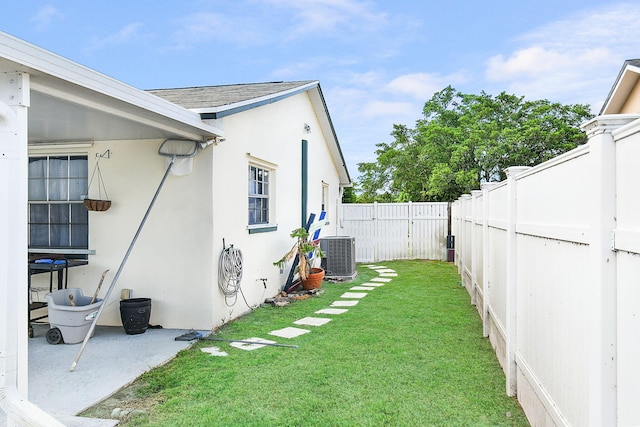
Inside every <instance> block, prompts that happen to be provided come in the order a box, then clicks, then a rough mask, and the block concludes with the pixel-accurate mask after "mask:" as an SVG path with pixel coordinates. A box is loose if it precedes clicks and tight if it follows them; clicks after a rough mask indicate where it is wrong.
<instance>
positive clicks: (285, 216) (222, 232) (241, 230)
mask: <svg viewBox="0 0 640 427" xmlns="http://www.w3.org/2000/svg"><path fill="white" fill-rule="evenodd" d="M305 123H307V124H309V126H310V128H311V132H310V133H306V132H305V131H304V124H305ZM223 127H224V132H225V140H224V141H222V142H221V143H219V144H218V145H215V146H212V147H210V148H209V149H210V150H211V151H210V153H211V156H212V158H213V164H214V168H213V182H212V187H213V206H212V209H211V211H212V212H213V239H212V241H211V242H210V245H211V250H212V252H213V256H214V257H215V258H216V259H217V257H219V256H220V253H221V252H222V250H223V240H224V242H225V244H226V246H229V245H234V248H237V249H240V250H241V251H242V254H243V262H244V269H243V277H242V285H241V289H242V290H243V293H244V297H245V298H246V301H247V303H248V305H250V306H252V307H253V306H256V305H258V304H260V303H261V302H263V301H264V299H265V298H267V297H271V296H274V295H276V294H277V293H278V292H279V291H280V290H281V289H282V285H283V284H284V283H285V281H286V279H287V275H288V272H289V269H288V268H287V269H285V270H284V271H283V273H282V274H280V271H279V269H278V268H277V267H275V266H274V265H273V262H274V261H275V260H277V259H279V258H280V257H281V256H282V255H283V254H284V253H285V252H287V251H288V250H289V249H290V248H291V245H292V243H293V240H292V239H291V237H290V236H289V234H290V232H291V231H292V230H294V229H295V228H298V227H300V226H301V225H302V224H301V215H302V214H301V192H302V189H301V150H302V149H301V146H302V142H301V141H302V140H303V139H304V140H307V141H308V153H309V154H308V158H309V161H308V207H307V213H308V214H310V213H315V214H316V215H318V214H319V213H320V208H321V202H322V187H323V183H324V184H325V185H326V187H327V189H328V195H327V203H328V206H327V219H328V220H329V222H330V225H328V226H326V227H324V228H323V229H322V232H321V236H330V235H336V215H337V204H338V202H339V200H340V196H339V182H338V173H337V170H336V166H335V164H334V163H333V161H332V159H331V157H330V153H329V150H328V147H327V142H326V140H325V138H324V135H323V134H322V132H321V131H320V124H319V123H318V121H317V119H316V113H315V111H314V110H313V108H312V105H311V103H310V100H309V97H308V95H307V94H306V93H301V94H297V95H295V96H292V97H289V98H286V99H284V100H281V101H279V102H276V103H272V104H268V105H264V106H261V107H258V108H254V109H251V110H247V111H244V112H241V113H237V114H234V115H231V116H227V117H225V118H224V119H223ZM249 164H257V165H263V166H264V167H266V168H273V172H272V173H271V175H270V180H271V189H272V192H271V194H270V197H271V198H272V203H271V212H270V214H271V216H270V222H271V223H273V224H277V230H276V231H269V232H262V233H252V234H250V233H249V230H248V227H247V226H248V191H247V187H248V185H247V182H248V181H247V179H248V178H247V176H248V167H249ZM214 266H215V268H214V271H212V275H213V277H215V278H216V279H215V281H214V283H213V284H212V287H214V288H215V289H214V290H213V296H214V298H213V305H214V307H213V318H212V319H211V323H212V324H213V325H214V326H217V325H219V324H220V323H222V322H223V321H227V320H229V319H233V318H235V317H237V316H239V315H241V314H243V313H245V312H246V311H248V310H249V308H248V307H247V304H246V303H245V301H244V300H243V299H242V297H239V298H238V301H237V302H236V304H235V305H234V306H233V307H227V306H226V304H225V301H224V297H223V294H222V293H221V292H220V291H219V290H218V289H217V287H218V285H217V265H215V264H214ZM262 279H266V280H264V281H263V280H262Z"/></svg>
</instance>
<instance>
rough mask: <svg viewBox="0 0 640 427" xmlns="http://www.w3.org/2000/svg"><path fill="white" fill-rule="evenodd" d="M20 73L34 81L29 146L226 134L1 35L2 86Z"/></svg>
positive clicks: (146, 95)
mask: <svg viewBox="0 0 640 427" xmlns="http://www.w3.org/2000/svg"><path fill="white" fill-rule="evenodd" d="M15 73H19V74H27V75H28V78H29V80H30V87H31V89H30V93H29V98H30V100H29V105H28V106H29V109H28V122H29V124H28V142H29V144H42V143H44V144H51V143H69V142H87V141H106V140H140V139H155V138H157V139H162V138H188V139H193V140H198V141H205V140H207V139H211V138H214V137H217V136H221V135H222V131H221V130H220V129H218V128H216V127H215V126H211V125H210V124H208V123H205V122H203V121H202V120H201V118H200V115H199V114H197V113H195V112H192V111H189V110H187V109H185V108H183V107H180V106H178V105H176V104H173V103H171V102H168V101H166V100H164V99H161V98H159V97H157V96H155V95H153V94H151V93H148V92H145V91H143V90H140V89H137V88H134V87H132V86H129V85H126V84H124V83H122V82H120V81H118V80H115V79H113V78H111V77H108V76H106V75H104V74H100V73H98V72H96V71H93V70H91V69H89V68H87V67H84V66H82V65H79V64H77V63H75V62H72V61H69V60H67V59H65V58H63V57H61V56H58V55H55V54H53V53H51V52H49V51H46V50H44V49H41V48H39V47H37V46H34V45H31V44H29V43H26V42H24V41H22V40H20V39H17V38H14V37H12V36H9V35H7V34H5V33H1V32H0V85H4V84H6V82H7V80H9V79H12V78H14V76H15ZM3 95H5V96H6V94H5V93H4V92H3V91H0V96H3Z"/></svg>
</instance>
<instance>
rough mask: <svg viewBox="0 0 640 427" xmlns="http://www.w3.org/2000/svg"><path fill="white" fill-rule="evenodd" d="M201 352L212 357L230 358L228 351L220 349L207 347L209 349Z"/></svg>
mask: <svg viewBox="0 0 640 427" xmlns="http://www.w3.org/2000/svg"><path fill="white" fill-rule="evenodd" d="M200 350H202V351H204V352H205V353H209V354H210V355H212V356H228V355H229V354H228V353H227V352H226V351H222V350H220V348H219V347H207V348H201V349H200Z"/></svg>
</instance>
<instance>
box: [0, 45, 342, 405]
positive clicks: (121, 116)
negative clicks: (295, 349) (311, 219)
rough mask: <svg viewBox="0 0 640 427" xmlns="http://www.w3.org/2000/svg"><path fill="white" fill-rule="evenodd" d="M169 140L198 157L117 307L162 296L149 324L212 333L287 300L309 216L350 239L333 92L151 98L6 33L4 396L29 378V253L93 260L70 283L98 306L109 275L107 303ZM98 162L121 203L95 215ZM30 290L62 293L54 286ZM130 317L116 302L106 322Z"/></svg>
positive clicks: (163, 199)
mask: <svg viewBox="0 0 640 427" xmlns="http://www.w3.org/2000/svg"><path fill="white" fill-rule="evenodd" d="M167 138H176V139H188V140H194V141H198V142H199V147H200V148H199V149H198V153H197V154H196V156H195V157H194V158H193V159H192V160H191V162H189V161H181V160H179V161H178V162H177V163H176V165H175V166H174V171H175V172H176V175H169V176H168V178H167V180H166V182H165V183H164V184H163V186H162V189H161V191H159V193H158V196H157V199H156V202H155V204H154V206H153V209H152V210H151V211H150V214H149V216H148V218H147V220H146V222H145V225H144V227H143V228H142V229H141V230H140V234H139V236H138V238H137V240H136V243H135V245H134V246H133V247H132V249H131V251H130V254H129V256H128V260H127V262H126V265H124V267H123V268H122V271H121V274H120V276H119V278H118V281H117V283H116V285H115V287H114V289H113V294H112V297H111V298H112V299H113V300H115V301H117V300H118V299H119V297H120V294H121V292H120V291H121V290H122V289H129V290H131V293H132V296H134V297H146V298H151V299H152V310H151V319H150V323H151V324H154V325H162V326H163V327H165V328H181V329H183V328H185V329H186V328H194V329H211V328H215V327H217V326H219V325H221V324H222V323H224V322H226V321H229V320H230V319H233V318H235V317H238V316H239V315H241V314H243V313H245V312H247V311H248V310H249V309H250V308H249V306H256V305H258V304H260V303H261V302H263V301H264V299H265V298H267V297H270V296H273V295H275V294H277V293H278V292H279V291H280V290H281V289H282V285H283V283H284V282H285V280H286V276H287V273H288V272H287V271H283V272H281V271H279V270H278V269H277V268H276V267H274V266H273V261H274V260H276V259H278V258H280V256H281V255H282V253H284V252H285V251H286V250H288V248H289V247H290V245H291V243H292V241H291V238H290V237H289V233H290V232H291V230H293V229H295V228H298V227H300V226H301V225H303V224H304V222H305V218H307V217H308V216H309V215H310V214H312V213H315V214H319V213H320V212H321V211H325V212H326V213H327V220H328V223H329V224H328V225H326V226H325V227H324V228H323V229H322V235H324V236H330V235H335V234H336V223H337V221H336V219H335V215H336V212H337V205H338V204H339V203H340V200H341V194H342V188H343V187H345V186H349V185H351V179H350V176H349V173H348V171H347V168H346V166H345V161H344V158H343V155H342V152H341V150H340V146H339V143H338V139H337V136H336V133H335V130H334V128H333V125H332V122H331V118H330V115H329V111H328V108H327V105H326V103H325V101H324V98H323V95H322V91H321V88H320V84H319V82H317V81H300V82H274V83H260V84H241V85H229V86H210V87H201V88H185V89H165V90H151V91H143V90H139V89H136V88H134V87H131V86H129V85H126V84H124V83H122V82H119V81H117V80H114V79H112V78H110V77H108V76H105V75H103V74H100V73H98V72H96V71H93V70H91V69H88V68H86V67H84V66H82V65H79V64H77V63H74V62H72V61H69V60H67V59H65V58H62V57H60V56H58V55H56V54H54V53H51V52H48V51H46V50H43V49H41V48H38V47H36V46H34V45H31V44H29V43H26V42H24V41H22V40H19V39H17V38H14V37H12V36H10V35H7V34H4V33H0V174H1V176H0V181H1V182H2V184H1V185H0V188H1V190H0V198H1V199H2V204H0V205H1V206H2V207H0V217H1V218H2V221H0V228H1V231H0V235H1V236H2V239H1V240H2V244H1V245H0V247H1V248H2V249H0V259H2V268H1V269H0V270H1V271H2V273H1V274H0V300H1V301H2V305H3V309H2V310H0V313H1V314H0V315H1V316H2V319H0V323H1V324H2V325H3V326H2V328H3V332H2V334H1V336H0V358H2V365H3V376H2V377H3V381H4V383H3V384H2V389H3V391H4V390H9V391H11V389H12V387H14V386H17V387H18V389H19V388H20V384H24V383H25V378H26V368H25V366H24V365H25V363H24V361H25V360H26V346H27V342H28V338H27V328H26V324H27V292H26V286H27V278H28V274H27V273H28V269H27V262H25V261H26V258H27V253H29V254H31V255H34V254H35V255H36V256H38V255H39V254H43V253H48V252H50V253H62V254H65V255H67V256H68V257H69V258H73V257H75V258H80V259H85V260H86V261H87V265H82V266H78V267H74V268H71V269H69V270H68V275H67V277H68V286H69V287H79V288H81V289H83V291H84V293H85V295H87V294H89V295H91V294H92V293H93V292H94V290H95V288H96V286H97V284H98V280H99V278H100V276H101V273H102V272H103V271H104V270H106V269H110V275H107V277H106V278H105V283H104V285H103V292H104V289H106V288H107V287H108V286H109V283H110V282H111V281H112V280H113V273H115V271H116V270H117V269H118V266H119V265H121V262H122V260H123V258H124V257H125V253H126V252H127V249H128V247H129V245H130V244H131V242H132V239H133V237H134V235H135V234H136V230H138V228H139V225H140V223H141V221H142V219H143V217H144V215H145V212H146V210H147V208H148V206H149V205H150V202H151V200H152V198H153V197H154V194H155V193H156V191H157V190H158V188H159V183H160V181H161V179H162V177H163V175H164V173H165V170H166V168H167V159H166V158H164V157H161V156H159V155H158V148H159V146H160V145H161V144H162V142H163V141H164V140H165V139H167ZM98 161H99V168H100V172H101V176H102V178H103V181H104V185H105V188H106V190H107V191H108V198H109V199H110V200H111V201H112V205H111V208H110V209H109V210H107V211H104V212H87V211H86V210H84V207H83V205H82V199H83V198H84V197H86V196H89V197H92V198H98V194H97V192H98V190H99V187H98V184H96V183H94V182H92V186H91V187H90V188H89V189H88V191H87V190H86V186H87V184H88V182H89V180H90V178H91V175H92V172H93V171H94V170H95V168H96V162H98ZM185 162H186V163H189V164H184V163H185ZM28 183H29V184H28ZM83 188H85V189H83ZM102 198H105V197H104V195H103V197H102ZM231 245H233V247H234V248H236V249H239V250H241V251H242V255H243V269H242V271H243V275H242V282H241V289H242V293H243V295H242V297H238V298H236V299H233V298H231V299H230V298H228V297H227V298H225V296H224V295H223V293H222V292H221V290H220V288H219V285H218V275H219V273H218V260H219V257H220V254H221V253H222V251H223V249H224V248H225V247H230V246H231ZM31 278H32V286H34V287H37V286H44V287H48V285H49V278H48V274H38V275H34V276H32V277H31ZM245 300H246V302H245ZM119 316H120V313H119V308H118V304H106V305H105V308H104V310H103V313H102V315H101V317H100V321H99V323H100V324H105V325H120V324H121V323H120V322H121V321H120V317H119ZM5 372H8V373H9V374H8V375H4V373H5ZM14 378H15V381H14V380H13V379H14ZM7 393H8V392H7Z"/></svg>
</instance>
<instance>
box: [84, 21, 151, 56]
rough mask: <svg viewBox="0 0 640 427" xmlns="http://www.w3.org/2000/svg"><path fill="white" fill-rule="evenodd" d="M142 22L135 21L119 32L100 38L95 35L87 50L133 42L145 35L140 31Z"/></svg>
mask: <svg viewBox="0 0 640 427" xmlns="http://www.w3.org/2000/svg"><path fill="white" fill-rule="evenodd" d="M141 27H142V24H141V23H139V22H135V23H132V24H128V25H125V26H124V27H122V28H121V29H120V30H118V31H117V32H115V33H113V34H110V35H108V36H106V37H102V38H98V37H94V38H93V39H92V40H91V42H90V44H89V46H88V47H87V49H86V50H88V51H97V50H101V49H103V48H105V47H107V46H116V45H121V44H126V43H131V42H134V41H136V40H139V39H141V38H142V37H143V36H142V34H141V33H140V28H141Z"/></svg>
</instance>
